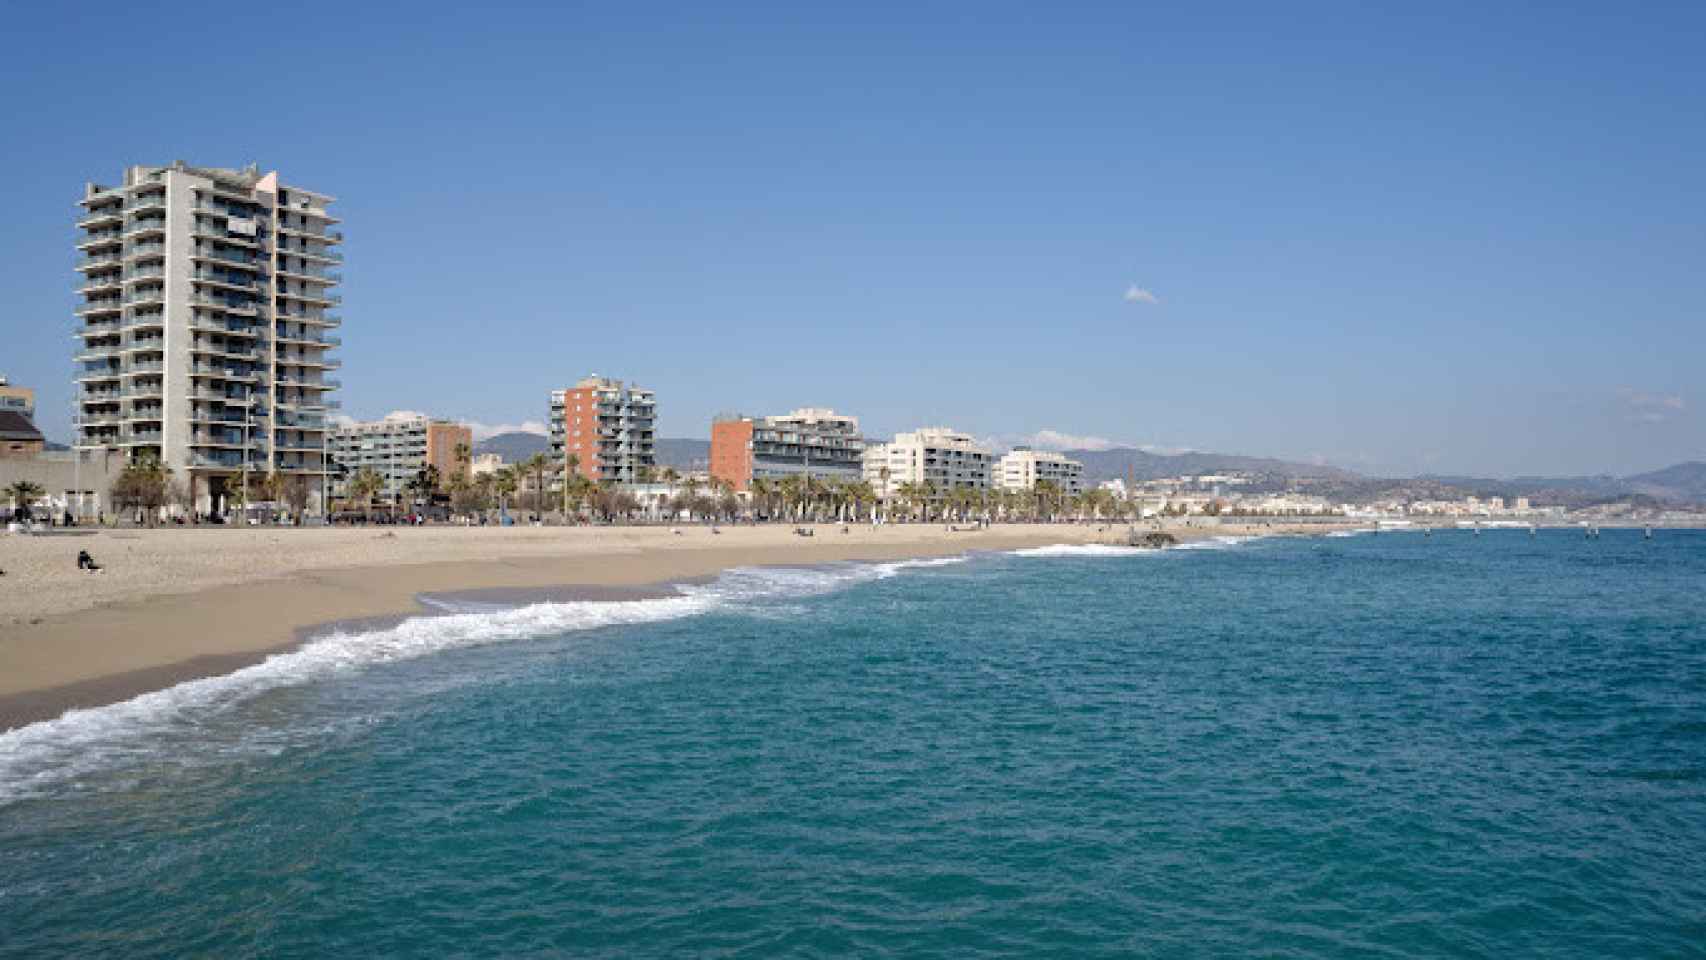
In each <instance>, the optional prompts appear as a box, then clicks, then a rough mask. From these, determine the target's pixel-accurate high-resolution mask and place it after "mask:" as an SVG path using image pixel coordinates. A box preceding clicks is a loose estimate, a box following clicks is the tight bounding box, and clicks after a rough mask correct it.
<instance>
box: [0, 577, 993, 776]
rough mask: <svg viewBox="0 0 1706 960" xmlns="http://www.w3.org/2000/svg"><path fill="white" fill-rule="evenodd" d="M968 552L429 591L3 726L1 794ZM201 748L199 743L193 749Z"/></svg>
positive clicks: (868, 579) (0, 736) (826, 590)
mask: <svg viewBox="0 0 1706 960" xmlns="http://www.w3.org/2000/svg"><path fill="white" fill-rule="evenodd" d="M965 559H966V558H965V557H943V558H932V559H925V560H901V561H895V562H890V563H849V564H833V565H826V566H821V567H803V568H794V567H743V568H736V569H733V570H729V571H726V572H724V573H723V574H722V575H720V576H718V577H717V578H716V579H715V580H713V581H711V582H710V583H706V584H688V585H682V586H680V587H678V590H679V591H680V593H681V595H680V596H677V597H665V598H659V599H650V600H619V601H575V602H553V603H532V604H526V605H523V606H508V607H503V606H499V605H496V604H490V603H485V602H473V601H451V600H442V599H437V600H435V599H432V598H423V600H426V601H428V603H427V605H428V606H429V607H431V608H433V609H435V610H438V611H440V613H439V615H426V616H417V617H410V618H408V619H405V620H403V621H402V622H400V623H397V624H395V625H393V626H389V627H384V628H381V629H377V630H346V629H335V630H333V631H332V632H330V633H327V634H324V635H321V636H316V637H315V638H313V639H311V640H310V641H309V642H307V643H305V644H303V645H302V646H301V647H298V648H297V649H295V650H292V651H289V652H287V653H280V654H275V655H273V656H271V657H268V658H267V659H266V660H264V661H262V662H260V663H257V664H254V665H253V666H249V667H245V668H243V669H240V670H237V671H235V672H232V673H228V674H222V675H220V676H214V677H205V678H202V679H199V680H191V681H187V682H185V683H180V684H178V685H176V686H173V687H169V688H167V689H164V690H156V691H153V692H150V693H145V694H142V695H141V696H138V697H134V698H132V699H129V700H125V701H122V702H119V703H114V704H108V705H106V706H101V707H92V708H88V709H81V710H71V711H67V712H66V713H65V714H63V715H61V716H59V717H57V718H55V719H53V720H44V721H41V722H38V723H33V724H29V725H27V726H24V727H19V728H17V729H14V730H10V731H6V732H4V733H0V804H4V803H7V802H9V801H12V800H16V799H19V798H21V797H24V796H29V795H33V794H37V793H39V792H41V791H42V790H43V789H45V788H47V787H50V786H53V785H55V784H62V783H65V782H68V781H75V780H76V779H77V778H79V777H81V776H83V775H85V774H87V773H89V772H92V771H94V770H97V769H102V768H106V767H109V766H111V765H113V764H114V763H115V762H117V763H122V762H124V761H125V760H126V759H127V758H134V759H146V756H145V755H146V754H152V753H153V752H154V751H152V750H150V749H149V747H150V745H152V744H154V743H157V742H158V741H161V740H172V739H175V738H178V737H182V738H183V739H184V740H185V741H187V743H189V744H194V743H195V742H196V741H197V739H198V738H199V736H200V734H201V732H202V727H203V725H204V724H205V723H206V721H207V720H208V719H209V718H210V717H214V716H216V715H218V714H219V713H221V712H223V711H225V710H228V709H230V708H232V707H234V706H236V705H238V704H240V703H243V702H245V701H247V700H250V699H252V698H254V697H255V696H258V695H260V694H262V693H265V692H267V691H269V690H274V689H278V688H281V687H289V686H297V685H302V684H308V683H313V682H315V681H318V680H325V679H329V678H333V677H337V676H340V675H346V674H350V673H354V672H356V671H359V670H363V669H366V668H369V667H372V666H375V665H378V664H384V663H390V662H396V661H402V660H410V659H414V658H416V657H423V656H428V655H430V654H433V653H438V652H440V651H446V650H454V649H460V648H467V647H477V646H482V645H486V644H493V643H501V642H505V641H513V640H526V639H533V638H538V637H547V636H552V635H555V634H562V633H572V632H578V631H585V630H594V629H598V628H601V627H611V626H621V625H628V624H642V623H656V622H661V621H666V620H676V619H680V618H682V617H691V616H697V615H700V614H704V613H708V612H711V611H713V610H718V609H725V608H730V607H738V606H740V605H742V604H747V603H751V602H754V601H763V600H774V599H784V600H785V599H789V598H795V597H801V596H810V595H814V594H822V593H828V592H831V591H834V590H837V589H842V588H845V587H849V586H853V585H856V584H860V583H868V582H872V581H876V580H884V579H888V578H890V577H894V576H898V575H899V574H901V573H903V572H904V571H907V570H912V569H919V568H930V567H941V566H948V565H952V564H955V563H962V562H964V561H965ZM188 749H193V746H191V747H188Z"/></svg>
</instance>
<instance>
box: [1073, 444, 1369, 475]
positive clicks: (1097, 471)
mask: <svg viewBox="0 0 1706 960" xmlns="http://www.w3.org/2000/svg"><path fill="white" fill-rule="evenodd" d="M1066 455H1067V456H1069V457H1071V458H1072V459H1074V460H1077V461H1078V462H1080V463H1082V464H1084V479H1086V480H1090V481H1097V482H1100V481H1102V480H1114V479H1121V480H1123V479H1125V478H1126V476H1127V475H1128V473H1127V472H1128V470H1129V475H1130V476H1131V478H1132V479H1134V480H1159V479H1161V478H1163V477H1181V476H1201V475H1202V474H1205V473H1233V472H1237V473H1250V474H1258V475H1261V476H1267V477H1274V478H1286V479H1291V478H1299V477H1311V478H1320V479H1333V480H1353V479H1356V478H1357V474H1354V473H1352V472H1351V471H1349V470H1343V469H1340V468H1339V467H1333V466H1327V465H1324V464H1316V463H1296V462H1293V461H1290V460H1274V459H1270V458H1267V457H1242V456H1237V455H1234V454H1224V453H1195V452H1192V453H1178V454H1164V453H1149V452H1146V451H1143V450H1136V449H1132V448H1129V447H1115V448H1113V449H1111V450H1068V451H1066Z"/></svg>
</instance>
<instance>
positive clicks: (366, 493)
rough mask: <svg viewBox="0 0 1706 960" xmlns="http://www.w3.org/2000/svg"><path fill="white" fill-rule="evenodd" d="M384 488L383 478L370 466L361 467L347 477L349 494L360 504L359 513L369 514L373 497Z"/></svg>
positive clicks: (364, 515) (371, 509)
mask: <svg viewBox="0 0 1706 960" xmlns="http://www.w3.org/2000/svg"><path fill="white" fill-rule="evenodd" d="M383 489H385V479H384V478H383V477H381V476H380V475H379V472H378V471H376V470H374V469H373V468H372V467H362V468H361V469H360V470H357V471H356V472H355V476H352V477H350V479H349V492H350V496H352V497H354V498H355V500H356V502H357V503H360V504H361V515H362V516H363V517H366V516H369V515H370V514H371V513H372V511H373V498H374V497H375V496H377V495H378V493H379V491H381V490H383Z"/></svg>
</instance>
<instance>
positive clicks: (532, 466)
mask: <svg viewBox="0 0 1706 960" xmlns="http://www.w3.org/2000/svg"><path fill="white" fill-rule="evenodd" d="M550 465H551V460H550V458H549V457H547V456H545V453H544V451H541V452H539V453H536V454H534V455H533V456H531V457H528V458H527V459H526V460H525V461H523V462H522V464H521V469H522V470H524V471H526V472H527V473H528V474H531V475H532V477H533V509H535V510H537V511H539V512H540V513H544V512H545V469H546V468H547V467H549V466H550Z"/></svg>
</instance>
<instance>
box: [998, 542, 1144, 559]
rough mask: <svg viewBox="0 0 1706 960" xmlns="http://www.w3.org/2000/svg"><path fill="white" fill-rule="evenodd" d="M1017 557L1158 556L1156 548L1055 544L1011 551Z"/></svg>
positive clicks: (1095, 544)
mask: <svg viewBox="0 0 1706 960" xmlns="http://www.w3.org/2000/svg"><path fill="white" fill-rule="evenodd" d="M1010 552H1011V553H1012V555H1013V556H1015V557H1136V556H1143V555H1152V554H1158V553H1160V552H1161V551H1159V550H1157V549H1155V548H1154V547H1125V546H1119V545H1116V544H1107V543H1054V544H1050V545H1048V546H1046V547H1025V548H1022V549H1019V550H1013V551H1010Z"/></svg>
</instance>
